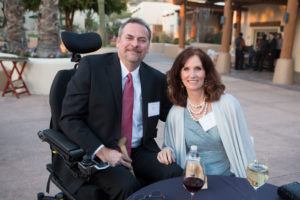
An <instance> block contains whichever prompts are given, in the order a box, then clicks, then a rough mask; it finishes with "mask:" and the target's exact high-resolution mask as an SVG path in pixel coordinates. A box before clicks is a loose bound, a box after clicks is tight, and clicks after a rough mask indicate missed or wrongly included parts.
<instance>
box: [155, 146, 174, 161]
mask: <svg viewBox="0 0 300 200" xmlns="http://www.w3.org/2000/svg"><path fill="white" fill-rule="evenodd" d="M157 160H158V161H159V162H160V163H163V164H165V165H169V164H172V163H173V162H175V157H174V155H173V152H172V150H171V149H170V148H164V149H162V150H161V151H160V152H159V153H158V154H157Z"/></svg>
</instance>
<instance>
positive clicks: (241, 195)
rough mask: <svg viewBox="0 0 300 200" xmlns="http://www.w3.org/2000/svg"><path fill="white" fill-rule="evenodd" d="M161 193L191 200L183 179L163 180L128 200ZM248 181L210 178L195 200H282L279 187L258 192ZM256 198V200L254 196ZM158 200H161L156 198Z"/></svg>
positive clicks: (168, 198)
mask: <svg viewBox="0 0 300 200" xmlns="http://www.w3.org/2000/svg"><path fill="white" fill-rule="evenodd" d="M154 191H160V192H161V193H162V194H164V195H165V196H166V200H189V199H190V194H189V193H188V192H187V191H186V190H185V189H184V187H183V184H182V177H178V178H172V179H168V180H163V181H160V182H157V183H154V184H151V185H149V186H147V187H144V188H142V189H141V190H139V191H137V192H135V193H134V194H132V195H131V196H130V197H129V198H128V200H134V198H135V197H136V196H137V195H139V194H143V195H148V194H151V193H152V192H154ZM254 193H255V190H254V189H253V188H252V187H251V185H250V184H249V183H248V181H247V179H244V178H236V177H229V176H208V189H204V190H201V191H200V192H197V193H196V194H195V196H194V200H253V199H255V200H280V197H279V196H278V195H277V186H274V185H270V184H265V185H263V186H262V187H261V188H259V189H258V190H257V191H256V194H254ZM253 195H255V197H256V198H254V196H253ZM153 199H154V198H153ZM156 199H157V200H158V199H159V198H156Z"/></svg>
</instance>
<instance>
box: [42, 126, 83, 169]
mask: <svg viewBox="0 0 300 200" xmlns="http://www.w3.org/2000/svg"><path fill="white" fill-rule="evenodd" d="M38 136H39V138H40V139H41V140H42V141H45V142H47V143H48V144H49V145H50V146H51V148H53V149H54V150H55V151H57V153H58V154H59V155H61V156H62V157H63V158H64V159H65V161H67V162H70V163H73V162H79V161H81V160H82V157H83V156H84V155H85V152H84V150H83V149H81V148H80V147H79V146H78V145H77V144H75V143H74V142H72V141H71V140H70V139H69V138H67V137H66V136H65V135H64V134H63V133H62V132H59V131H56V130H53V129H46V130H43V131H39V132H38Z"/></svg>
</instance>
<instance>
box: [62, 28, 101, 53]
mask: <svg viewBox="0 0 300 200" xmlns="http://www.w3.org/2000/svg"><path fill="white" fill-rule="evenodd" d="M61 39H62V41H63V43H64V45H65V47H66V48H67V49H68V50H69V51H70V52H72V53H90V52H93V51H96V50H98V49H100V48H101V45H102V40H101V37H100V35H99V34H97V33H93V32H90V33H82V34H79V33H74V32H67V31H64V32H62V33H61Z"/></svg>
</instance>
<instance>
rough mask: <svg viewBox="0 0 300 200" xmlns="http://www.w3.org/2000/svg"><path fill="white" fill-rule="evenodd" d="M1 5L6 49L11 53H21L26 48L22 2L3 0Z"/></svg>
mask: <svg viewBox="0 0 300 200" xmlns="http://www.w3.org/2000/svg"><path fill="white" fill-rule="evenodd" d="M3 7H4V16H5V21H6V24H5V27H4V33H5V34H4V37H5V40H6V41H7V43H8V50H9V51H10V52H12V53H21V51H22V50H24V49H25V48H26V39H25V29H24V27H23V21H24V20H23V15H24V7H23V4H22V2H21V0H4V4H3Z"/></svg>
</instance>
